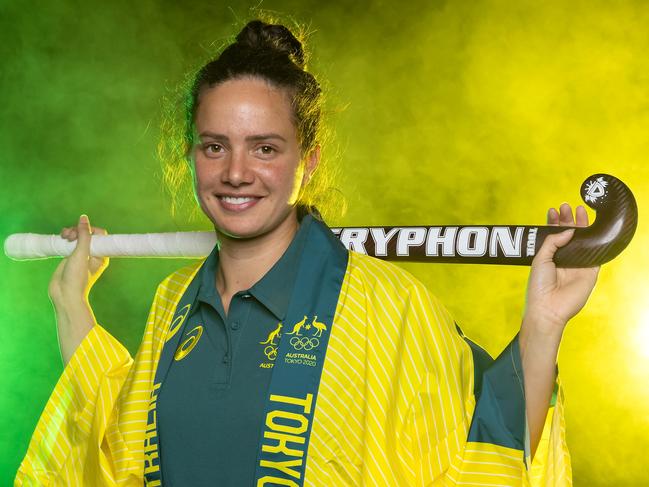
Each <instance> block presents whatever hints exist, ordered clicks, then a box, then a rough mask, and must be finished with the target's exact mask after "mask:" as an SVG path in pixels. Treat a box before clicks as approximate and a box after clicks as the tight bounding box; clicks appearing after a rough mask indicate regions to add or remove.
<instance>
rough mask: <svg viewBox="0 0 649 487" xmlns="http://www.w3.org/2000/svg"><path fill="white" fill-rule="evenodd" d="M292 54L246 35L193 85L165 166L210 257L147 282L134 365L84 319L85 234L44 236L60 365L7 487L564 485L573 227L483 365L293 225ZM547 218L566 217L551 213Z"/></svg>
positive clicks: (581, 276) (297, 146) (296, 52)
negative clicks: (55, 244)
mask: <svg viewBox="0 0 649 487" xmlns="http://www.w3.org/2000/svg"><path fill="white" fill-rule="evenodd" d="M302 49H303V48H302V45H301V43H300V42H299V41H298V40H297V39H296V38H295V37H294V36H293V34H292V33H291V32H290V31H289V30H288V29H287V28H285V27H283V26H280V25H269V24H265V23H263V22H261V21H253V22H250V23H249V24H248V25H246V27H245V28H244V29H243V30H242V31H241V32H240V33H239V35H238V36H237V40H236V42H235V43H233V44H231V45H230V46H228V47H227V48H226V49H225V50H224V51H223V52H222V54H221V55H220V56H219V58H217V59H215V60H214V61H212V62H210V63H208V64H207V65H205V66H204V67H203V68H202V69H201V70H200V71H199V73H198V74H197V76H196V78H195V82H194V86H193V88H192V92H191V93H190V97H189V100H190V103H189V104H188V108H187V110H188V113H187V120H188V122H187V123H188V125H187V127H186V131H185V134H186V136H185V143H186V154H187V162H188V164H189V165H190V167H191V173H192V174H193V177H194V187H195V193H196V196H197V199H198V201H199V202H200V206H201V209H202V211H203V212H204V213H205V215H206V216H207V217H208V218H209V219H210V220H211V221H212V223H213V224H214V229H215V232H216V234H217V237H218V241H219V244H218V246H217V247H216V248H215V249H214V251H213V252H212V253H211V254H210V256H208V257H207V259H205V260H204V261H201V262H200V263H199V264H198V265H192V266H188V267H187V268H185V269H181V270H180V271H178V272H176V273H174V274H173V275H172V276H170V277H169V278H167V279H166V280H165V281H164V282H163V283H162V284H161V285H160V287H159V288H158V291H157V293H156V299H155V301H154V305H153V306H152V309H151V315H150V317H149V322H148V324H147V328H146V330H145V335H144V339H143V343H142V345H141V348H140V350H139V352H138V354H137V356H136V357H135V361H133V360H132V359H131V358H130V356H128V352H127V351H126V350H125V349H124V348H123V347H122V346H121V345H120V344H119V343H118V342H117V341H116V340H115V339H114V338H112V337H111V336H110V335H109V334H108V333H107V332H106V331H105V330H104V329H103V328H102V327H101V326H100V325H99V324H98V323H97V321H96V319H95V317H94V314H93V311H92V309H91V307H90V305H89V302H88V294H89V292H90V289H91V287H92V286H93V284H94V283H95V282H96V281H97V279H98V278H99V277H100V275H101V274H102V273H103V271H104V270H105V269H106V267H107V265H108V259H106V258H97V257H89V247H90V240H91V235H92V234H104V233H105V230H103V229H101V228H99V227H91V226H90V223H89V221H88V218H87V217H86V216H82V217H81V218H80V219H79V222H78V225H77V226H75V227H67V228H64V229H63V230H62V232H61V235H62V236H63V237H64V238H66V239H68V240H70V241H74V240H77V246H76V248H75V250H74V252H73V253H72V254H71V255H70V256H69V257H68V258H65V259H63V260H62V261H61V263H60V265H59V266H58V267H57V269H56V271H55V272H54V275H53V277H52V280H51V282H50V286H49V294H50V297H51V300H52V302H53V303H54V306H55V311H56V320H57V326H58V333H59V341H60V346H61V352H62V355H63V361H64V363H65V364H66V368H65V371H64V374H63V376H62V378H61V380H60V381H59V383H58V384H57V386H56V389H55V391H54V393H53V395H52V397H51V399H50V401H49V402H48V405H47V406H46V409H45V412H44V413H43V416H42V417H41V419H40V421H39V424H38V426H37V429H36V432H35V434H34V437H33V439H32V442H31V444H30V447H29V450H28V452H27V456H26V458H25V460H24V461H23V463H22V464H21V466H20V469H19V471H18V476H17V484H18V485H21V484H25V485H31V483H30V482H33V483H39V482H40V483H43V484H46V483H48V482H49V485H142V482H145V483H146V484H147V485H193V486H198V485H221V486H224V485H232V486H235V485H236V486H241V485H295V486H298V485H322V486H325V485H327V486H329V485H432V484H434V485H437V483H439V485H451V484H455V483H464V484H469V485H470V484H481V485H486V484H489V485H512V484H513V485H517V484H526V485H527V484H528V483H535V482H546V483H547V485H550V484H555V485H564V484H567V483H569V482H570V469H569V458H568V453H567V450H566V448H565V443H564V437H563V431H562V428H561V421H562V418H561V409H560V404H557V405H555V406H554V407H553V408H551V409H550V412H551V414H550V420H549V421H548V422H547V423H546V417H548V410H549V408H550V406H551V398H552V397H553V389H554V388H555V382H556V375H555V374H556V359H557V352H558V349H559V344H560V341H561V337H562V333H563V330H564V328H565V326H566V323H567V322H568V320H569V319H570V318H572V317H573V316H574V315H575V314H576V313H577V312H578V311H579V310H580V309H581V308H582V307H583V306H584V304H585V302H586V300H587V298H588V296H589V295H590V292H591V290H592V289H593V286H594V284H595V281H596V277H597V272H598V269H557V268H556V267H555V265H554V264H553V261H552V257H553V255H554V253H555V251H556V250H557V248H559V247H561V246H563V245H565V244H566V243H567V242H568V241H569V240H570V238H571V236H572V234H573V231H571V230H566V231H565V232H563V233H560V234H556V235H551V236H549V237H547V238H546V240H545V242H544V244H543V246H542V248H541V249H540V251H539V252H538V254H537V255H536V257H535V259H534V262H533V264H532V268H531V273H530V278H529V282H528V289H527V302H526V308H525V313H524V318H523V321H522V325H521V329H520V333H519V334H518V336H517V337H516V338H515V339H514V341H513V342H512V344H511V345H510V346H509V347H508V349H507V350H506V352H505V353H503V355H501V357H500V358H499V359H497V360H496V361H495V362H493V363H491V361H487V362H488V363H485V361H484V360H483V359H481V358H480V357H483V356H482V355H480V352H479V351H476V349H475V348H472V347H471V346H470V344H469V343H468V342H467V341H465V339H464V337H463V336H462V335H461V333H459V332H458V330H457V329H456V327H455V324H454V322H453V320H452V318H450V316H449V315H448V313H447V312H446V310H445V309H444V308H443V306H441V305H440V304H439V302H438V301H437V300H436V299H435V298H434V297H433V296H431V295H430V294H429V293H428V292H427V291H426V290H425V289H424V288H423V287H422V286H421V284H420V283H418V282H417V281H416V280H415V279H414V278H413V277H412V276H410V275H409V274H407V273H406V272H405V271H403V270H401V269H399V268H398V267H396V266H394V265H392V264H389V263H385V262H382V261H378V260H376V259H372V258H369V257H366V256H361V255H359V254H355V253H353V252H347V251H345V250H341V246H340V244H339V243H338V242H337V241H336V240H335V239H333V237H331V235H327V233H329V234H330V232H329V231H328V229H327V228H326V227H325V226H324V224H323V223H322V222H321V221H320V220H319V218H318V216H317V213H315V214H314V210H313V206H312V202H313V201H314V198H315V196H317V194H316V193H318V189H317V186H318V177H319V176H320V175H319V171H321V170H323V169H322V168H321V167H319V166H320V162H321V161H320V159H321V158H320V140H319V127H320V104H321V92H320V88H319V85H318V83H317V81H316V80H315V78H314V77H313V76H312V75H311V74H309V73H308V72H306V71H305V70H304V52H303V50H302ZM323 162H324V161H323ZM323 171H324V170H323ZM314 195H315V196H314ZM548 223H549V224H553V225H566V226H574V225H575V224H576V225H578V226H585V225H587V224H588V221H587V215H586V212H585V210H584V209H583V208H582V207H578V208H577V211H576V219H575V218H574V217H573V214H572V210H571V208H570V206H568V205H567V204H563V205H561V207H560V209H559V211H557V210H555V209H550V210H549V212H548ZM323 256H324V257H323ZM311 268H314V269H320V271H318V274H317V275H315V276H312V275H310V274H309V269H311ZM300 323H301V325H300ZM280 324H281V325H280ZM310 325H313V326H310ZM280 330H283V332H282V334H284V335H285V339H282V338H281V335H282V334H280ZM290 330H293V331H295V330H298V332H297V333H294V334H291V333H288V332H289V331H290ZM274 331H275V332H276V333H275V335H274V336H273V337H272V340H270V341H269V340H265V339H266V338H267V337H268V338H270V336H271V334H272V333H273V332H274ZM203 334H205V335H207V336H208V337H209V339H206V338H204V337H203V338H201V337H202V336H203ZM298 335H300V336H298ZM316 335H317V336H316ZM305 337H306V338H308V339H309V341H301V342H300V341H299V340H304V339H305ZM314 338H317V339H318V340H317V341H314V340H313V339H314ZM289 340H298V341H295V342H290V341H289ZM271 342H272V343H271ZM292 343H294V344H298V343H300V344H301V345H300V346H303V347H306V346H308V347H313V348H314V351H313V353H311V352H306V351H304V352H303V353H300V354H296V353H293V352H295V350H294V349H292V348H290V347H291V346H293V347H294V348H295V347H296V346H297V345H291V344H292ZM269 344H270V345H271V348H273V346H274V345H275V344H277V345H278V347H279V348H273V350H271V351H269V349H268V348H266V347H268V346H269ZM295 349H297V348H295ZM305 350H306V349H305ZM270 352H273V353H272V354H271V353H270ZM291 353H293V355H291ZM325 353H326V361H325V360H324V357H325ZM264 354H265V355H264ZM172 357H173V358H172ZM300 361H303V362H302V363H301V364H298V362H300ZM262 364H266V366H263V365H262ZM312 364H315V365H312ZM301 374H311V375H308V378H307V379H304V378H302V375H301ZM280 377H281V379H280ZM522 387H524V394H523V392H522V391H521V390H520V389H521V388H522ZM287 388H288V389H287ZM286 391H289V392H286ZM503 391H504V392H503ZM559 396H560V395H559ZM316 400H317V402H316ZM544 429H545V432H544ZM542 436H543V438H544V440H543V441H540V440H541V437H542ZM537 447H538V448H539V449H538V452H537V455H536V456H535V457H534V461H532V462H531V457H532V456H534V452H535V451H536V449H537ZM526 457H527V458H526ZM544 485H546V484H544Z"/></svg>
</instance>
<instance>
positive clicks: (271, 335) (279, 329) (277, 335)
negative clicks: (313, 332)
mask: <svg viewBox="0 0 649 487" xmlns="http://www.w3.org/2000/svg"><path fill="white" fill-rule="evenodd" d="M289 335H290V333H289ZM281 336H282V324H281V323H277V328H275V329H274V330H273V331H271V332H270V333H269V334H268V338H267V339H266V341H265V342H259V343H260V344H261V345H266V344H267V343H270V344H271V345H275V338H281Z"/></svg>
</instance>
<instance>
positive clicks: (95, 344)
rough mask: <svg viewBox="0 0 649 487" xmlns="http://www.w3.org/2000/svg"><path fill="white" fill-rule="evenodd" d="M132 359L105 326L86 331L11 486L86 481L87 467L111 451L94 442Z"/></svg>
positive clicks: (97, 464) (99, 439)
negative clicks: (102, 448) (106, 450)
mask: <svg viewBox="0 0 649 487" xmlns="http://www.w3.org/2000/svg"><path fill="white" fill-rule="evenodd" d="M132 362H133V360H132V359H131V356H130V355H129V353H128V351H127V350H126V349H125V348H124V346H123V345H122V344H121V343H120V342H119V341H117V340H116V339H115V338H114V337H113V336H111V335H110V333H108V332H107V331H106V330H105V329H104V328H102V327H101V326H100V325H96V326H94V327H93V328H92V330H90V332H89V333H88V334H87V335H86V337H85V338H84V339H83V340H82V342H81V343H80V344H79V346H78V347H77V349H76V350H75V352H74V354H73V355H72V357H71V359H70V361H69V362H68V364H67V366H66V367H65V369H64V371H63V374H62V376H61V377H60V379H59V381H58V382H57V384H56V386H55V387H54V391H53V392H52V395H51V396H50V398H49V400H48V402H47V404H46V405H45V409H44V411H43V413H42V414H41V417H40V419H39V420H38V424H37V425H36V430H35V431H34V434H33V435H32V439H31V441H30V443H29V447H28V449H27V454H26V456H25V458H24V459H23V461H22V463H21V464H20V467H19V469H18V473H17V476H16V479H15V483H14V485H16V486H21V485H42V486H59V485H60V486H63V485H66V486H67V485H69V486H77V485H84V484H83V478H84V477H85V476H86V475H88V473H89V472H88V471H87V469H88V468H91V469H94V468H101V466H102V464H103V463H104V462H105V459H106V455H110V452H105V451H100V449H99V448H98V447H99V446H100V445H101V444H102V439H103V437H104V435H105V432H106V429H107V426H108V424H109V422H110V421H111V419H112V412H113V406H114V403H115V400H116V398H117V397H118V395H119V392H120V389H121V388H122V384H123V383H124V380H125V379H126V376H127V375H128V372H129V370H130V368H131V364H132ZM102 457H103V458H102ZM89 462H90V463H89ZM93 464H94V465H93ZM91 475H92V474H91ZM85 485H88V484H85Z"/></svg>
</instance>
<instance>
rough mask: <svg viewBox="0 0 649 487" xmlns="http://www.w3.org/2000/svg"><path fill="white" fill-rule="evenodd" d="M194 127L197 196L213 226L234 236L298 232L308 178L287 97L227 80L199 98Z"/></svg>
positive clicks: (256, 83) (258, 83)
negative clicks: (298, 205) (303, 188)
mask: <svg viewBox="0 0 649 487" xmlns="http://www.w3.org/2000/svg"><path fill="white" fill-rule="evenodd" d="M194 125H195V131H196V133H195V134H194V136H195V139H194V140H195V141H196V142H195V145H194V149H193V151H194V152H193V157H194V164H195V171H196V175H195V178H196V180H195V187H196V194H197V196H198V200H199V202H200V205H201V208H202V209H203V211H204V212H205V214H206V215H207V216H208V217H209V218H210V220H212V222H213V223H214V226H215V228H216V229H217V230H218V231H219V232H221V233H222V234H223V235H225V236H229V237H234V238H254V237H259V236H262V235H267V234H272V233H273V232H277V231H282V230H284V231H287V232H290V231H294V230H295V228H297V217H296V210H295V207H294V205H295V202H296V200H297V196H298V193H299V190H300V186H301V185H302V184H303V182H304V179H305V178H304V164H302V162H301V152H300V146H299V144H298V139H297V131H296V128H295V126H294V124H293V112H292V109H291V105H290V102H289V98H288V96H287V95H286V93H285V91H284V90H282V89H278V88H275V87H273V86H271V85H270V84H268V83H267V82H266V81H264V80H262V79H259V78H243V79H236V80H229V81H226V82H224V83H221V84H219V85H217V86H215V87H213V88H208V89H206V90H204V91H203V92H202V93H201V95H200V98H199V105H198V109H197V111H196V120H195V124H194Z"/></svg>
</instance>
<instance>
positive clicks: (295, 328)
mask: <svg viewBox="0 0 649 487" xmlns="http://www.w3.org/2000/svg"><path fill="white" fill-rule="evenodd" d="M304 323H306V316H305V317H304V319H303V320H302V321H298V322H297V323H295V325H293V331H292V332H290V333H287V335H297V336H302V335H300V330H301V329H302V327H303V326H304Z"/></svg>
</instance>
